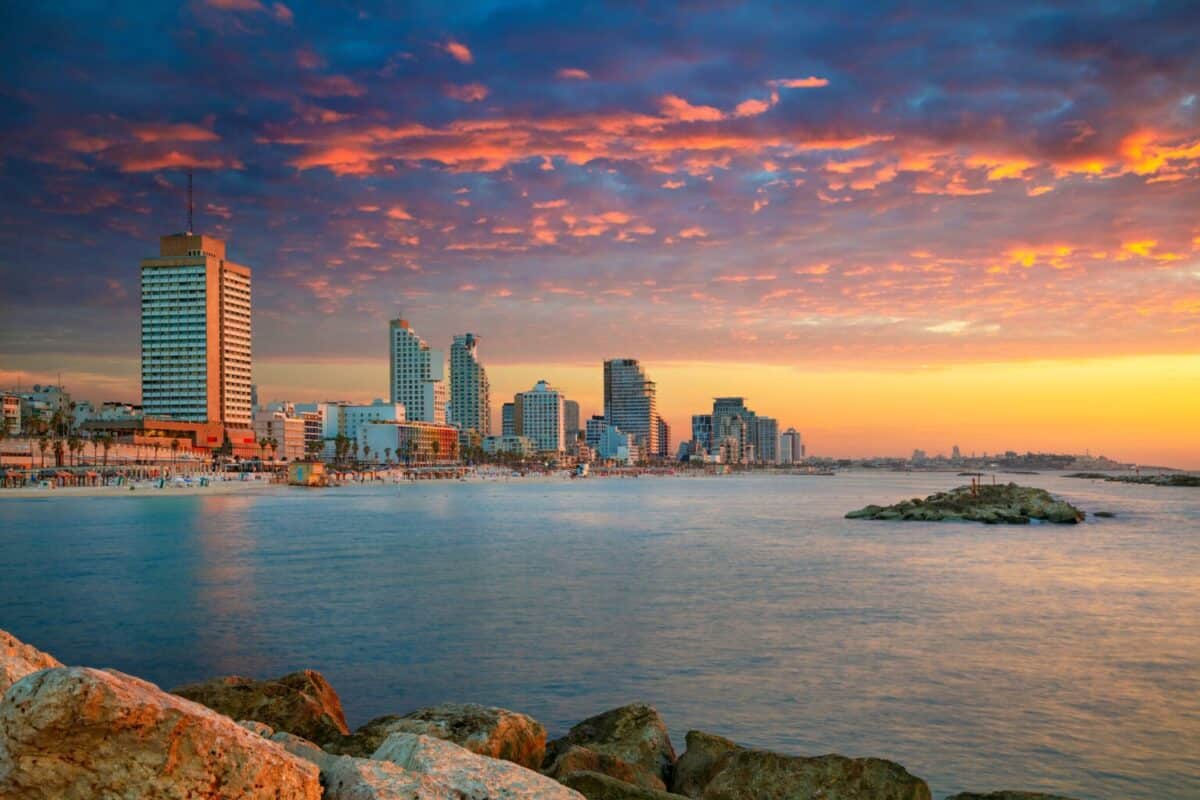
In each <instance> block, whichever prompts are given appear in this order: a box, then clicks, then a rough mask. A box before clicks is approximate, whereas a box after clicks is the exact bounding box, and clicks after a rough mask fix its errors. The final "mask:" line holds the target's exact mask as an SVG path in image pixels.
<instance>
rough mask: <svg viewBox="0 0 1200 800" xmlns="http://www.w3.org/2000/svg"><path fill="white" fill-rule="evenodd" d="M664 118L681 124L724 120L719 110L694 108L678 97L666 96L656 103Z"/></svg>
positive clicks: (705, 107) (709, 107)
mask: <svg viewBox="0 0 1200 800" xmlns="http://www.w3.org/2000/svg"><path fill="white" fill-rule="evenodd" d="M658 105H659V109H660V110H661V111H662V114H663V116H664V117H667V118H669V119H677V120H680V121H681V122H715V121H716V120H720V119H724V118H725V115H724V114H722V113H721V111H720V109H717V108H713V107H712V106H694V105H692V104H691V103H689V102H688V101H687V100H684V99H683V98H682V97H679V96H678V95H673V94H668V95H665V96H663V97H662V98H661V99H660V100H659V101H658Z"/></svg>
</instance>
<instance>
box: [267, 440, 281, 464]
mask: <svg viewBox="0 0 1200 800" xmlns="http://www.w3.org/2000/svg"><path fill="white" fill-rule="evenodd" d="M267 447H269V448H271V460H273V461H278V460H279V440H278V439H276V438H275V437H274V436H272V437H271V438H270V439H267Z"/></svg>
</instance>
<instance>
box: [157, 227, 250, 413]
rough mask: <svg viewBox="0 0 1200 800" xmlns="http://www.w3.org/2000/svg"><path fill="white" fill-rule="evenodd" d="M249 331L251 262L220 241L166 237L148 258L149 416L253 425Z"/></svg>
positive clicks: (176, 235)
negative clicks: (228, 252)
mask: <svg viewBox="0 0 1200 800" xmlns="http://www.w3.org/2000/svg"><path fill="white" fill-rule="evenodd" d="M250 335H251V331H250V268H249V267H244V266H241V265H238V264H234V263H233V262H231V261H226V260H225V242H223V241H221V240H220V239H214V238H213V237H211V236H199V235H194V234H192V233H190V232H188V233H179V234H173V235H171V236H163V237H161V239H160V240H159V256H158V257H157V258H147V259H144V260H143V261H142V407H143V411H144V413H145V415H146V416H147V417H152V418H157V419H170V420H178V421H183V422H224V423H225V424H227V425H234V426H239V427H249V426H250V424H251V417H252V413H253V412H252V403H251V397H250V372H251V357H250Z"/></svg>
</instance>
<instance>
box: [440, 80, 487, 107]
mask: <svg viewBox="0 0 1200 800" xmlns="http://www.w3.org/2000/svg"><path fill="white" fill-rule="evenodd" d="M442 91H443V92H445V94H446V96H447V97H452V98H454V99H455V100H459V101H461V102H463V103H475V102H478V101H480V100H483V99H485V98H486V97H487V96H488V88H487V87H486V86H484V85H483V84H482V83H466V84H462V85H458V84H453V83H449V84H446V85H445V86H444V87H442Z"/></svg>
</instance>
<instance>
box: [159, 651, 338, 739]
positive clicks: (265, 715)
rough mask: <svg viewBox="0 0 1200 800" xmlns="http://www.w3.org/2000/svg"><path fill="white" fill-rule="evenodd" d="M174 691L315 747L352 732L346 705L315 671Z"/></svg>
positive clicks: (206, 683) (227, 680) (223, 680)
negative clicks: (343, 704) (290, 735)
mask: <svg viewBox="0 0 1200 800" xmlns="http://www.w3.org/2000/svg"><path fill="white" fill-rule="evenodd" d="M171 691H172V692H173V693H174V694H177V695H179V696H180V697H185V698H187V699H188V700H192V701H194V702H197V703H201V704H203V705H206V706H208V707H209V708H211V709H212V710H213V711H219V712H220V713H222V714H224V715H225V716H227V717H231V718H233V719H246V720H255V721H257V722H262V723H265V724H267V725H270V726H271V727H273V728H275V729H276V730H279V731H286V732H287V733H294V734H296V735H297V736H302V737H304V738H305V739H309V740H310V741H314V742H322V743H323V742H327V741H329V740H331V739H336V738H339V737H341V736H343V735H345V734H347V733H349V732H350V729H349V728H348V727H347V726H346V716H345V714H343V713H342V701H341V700H340V699H339V698H338V695H337V692H335V691H334V690H333V687H332V686H330V685H329V682H328V681H326V680H325V677H324V676H323V675H321V673H319V672H317V671H316V670H311V669H306V670H303V671H301V672H293V673H291V674H290V675H284V676H283V677H282V678H276V679H274V680H265V681H259V680H254V679H252V678H243V677H240V676H237V675H230V676H227V677H222V678H214V679H212V680H210V681H204V682H203V683H192V684H188V685H186V686H177V687H175V688H174V689H172V690H171Z"/></svg>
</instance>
